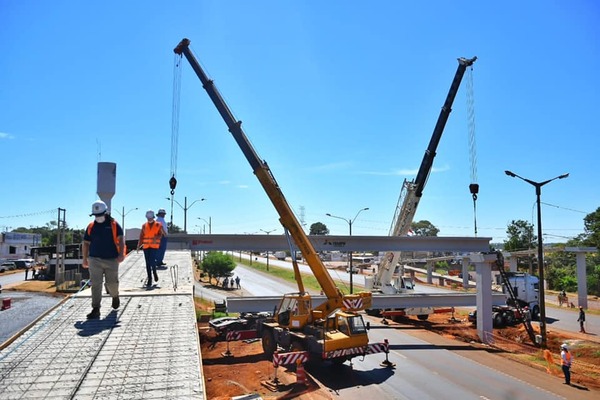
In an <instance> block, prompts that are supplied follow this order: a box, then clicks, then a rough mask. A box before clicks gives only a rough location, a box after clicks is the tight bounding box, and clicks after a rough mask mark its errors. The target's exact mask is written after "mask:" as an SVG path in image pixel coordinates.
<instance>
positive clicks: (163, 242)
mask: <svg viewBox="0 0 600 400" xmlns="http://www.w3.org/2000/svg"><path fill="white" fill-rule="evenodd" d="M166 215H167V212H166V211H165V209H164V208H159V209H158V211H157V212H156V222H159V223H160V224H161V225H162V226H163V230H164V235H163V236H162V237H161V238H160V247H159V248H158V254H157V255H156V265H157V266H159V267H160V266H163V265H167V264H165V262H164V259H165V252H166V251H167V236H168V234H169V228H168V227H167V221H165V216H166Z"/></svg>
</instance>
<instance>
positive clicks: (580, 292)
mask: <svg viewBox="0 0 600 400" xmlns="http://www.w3.org/2000/svg"><path fill="white" fill-rule="evenodd" d="M587 300H588V298H587V274H586V271H585V253H577V305H578V306H581V307H583V308H584V309H586V310H587V308H588V301H587Z"/></svg>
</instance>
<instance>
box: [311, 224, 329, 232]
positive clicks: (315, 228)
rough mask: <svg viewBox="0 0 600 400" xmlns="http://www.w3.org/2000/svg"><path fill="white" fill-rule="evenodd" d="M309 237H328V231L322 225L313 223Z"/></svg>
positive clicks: (325, 226)
mask: <svg viewBox="0 0 600 400" xmlns="http://www.w3.org/2000/svg"><path fill="white" fill-rule="evenodd" d="M309 235H329V229H327V225H325V224H324V223H322V222H315V223H314V224H312V225H311V226H310V232H309Z"/></svg>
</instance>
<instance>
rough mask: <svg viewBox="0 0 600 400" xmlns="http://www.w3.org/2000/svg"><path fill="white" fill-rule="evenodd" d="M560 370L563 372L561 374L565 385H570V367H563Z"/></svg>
mask: <svg viewBox="0 0 600 400" xmlns="http://www.w3.org/2000/svg"><path fill="white" fill-rule="evenodd" d="M562 370H563V374H565V383H566V384H567V385H570V384H571V367H568V366H566V365H563V366H562Z"/></svg>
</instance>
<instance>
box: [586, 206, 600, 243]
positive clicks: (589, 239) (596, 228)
mask: <svg viewBox="0 0 600 400" xmlns="http://www.w3.org/2000/svg"><path fill="white" fill-rule="evenodd" d="M583 228H584V235H583V236H584V239H583V243H584V245H585V246H590V247H596V248H598V249H600V207H598V208H597V209H596V211H594V212H592V213H589V214H588V215H586V216H585V218H583Z"/></svg>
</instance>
